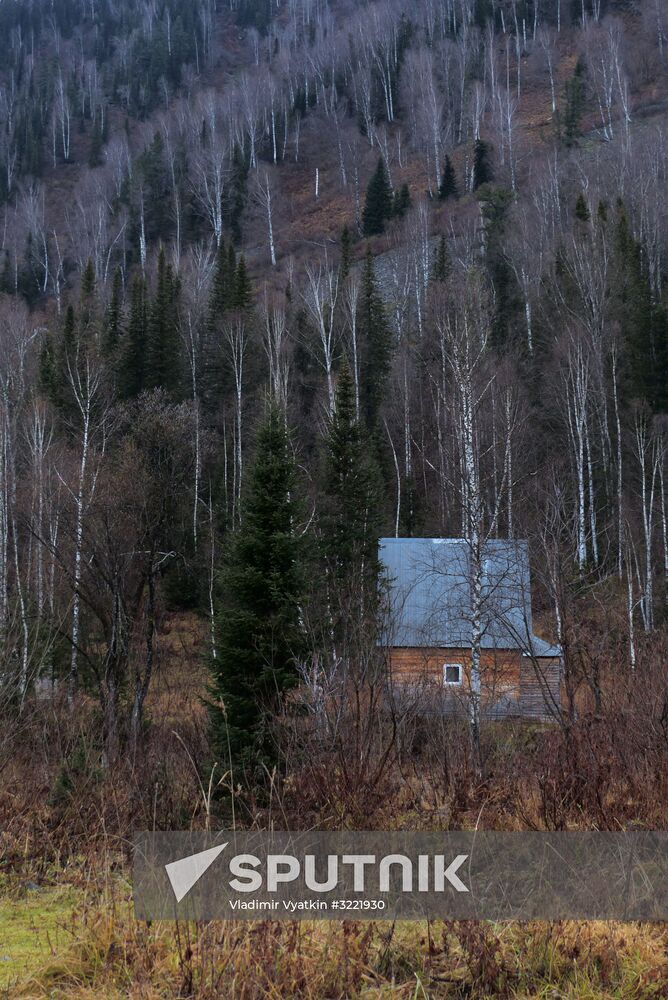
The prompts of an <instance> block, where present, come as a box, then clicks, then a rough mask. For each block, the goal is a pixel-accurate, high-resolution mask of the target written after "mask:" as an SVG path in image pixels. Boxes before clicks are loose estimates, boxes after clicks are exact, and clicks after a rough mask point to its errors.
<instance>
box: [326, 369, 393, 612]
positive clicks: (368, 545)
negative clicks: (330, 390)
mask: <svg viewBox="0 0 668 1000" xmlns="http://www.w3.org/2000/svg"><path fill="white" fill-rule="evenodd" d="M322 496H323V499H322V513H321V516H320V519H319V522H320V523H319V527H320V551H321V553H322V556H323V560H324V562H325V565H326V569H327V576H328V579H329V581H330V583H331V585H332V586H334V587H336V588H343V590H344V591H346V596H350V592H351V590H352V591H354V596H355V597H356V598H357V599H360V598H366V603H367V605H368V602H369V601H370V600H371V598H372V597H373V596H374V595H375V592H376V589H377V583H378V557H377V548H378V536H379V533H380V523H379V514H378V511H379V500H380V480H379V476H378V471H377V469H376V468H375V467H374V465H373V464H372V461H371V459H370V457H369V448H368V443H367V442H366V440H365V436H364V432H363V429H362V427H361V426H360V424H359V422H358V421H357V419H356V416H355V390H354V385H353V379H352V375H351V372H350V368H349V366H348V363H347V361H345V360H344V363H343V365H342V367H341V370H340V372H339V377H338V382H337V387H336V397H335V408H334V415H333V417H332V418H331V421H330V424H329V428H328V432H327V437H326V440H325V462H324V475H323V484H322ZM330 604H331V601H330Z"/></svg>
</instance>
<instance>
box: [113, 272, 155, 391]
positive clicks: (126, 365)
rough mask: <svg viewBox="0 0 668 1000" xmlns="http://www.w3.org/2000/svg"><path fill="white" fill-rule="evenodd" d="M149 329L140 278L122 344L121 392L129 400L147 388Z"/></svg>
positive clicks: (133, 291) (135, 283) (134, 283)
mask: <svg viewBox="0 0 668 1000" xmlns="http://www.w3.org/2000/svg"><path fill="white" fill-rule="evenodd" d="M147 327H148V316H147V304H146V284H145V282H144V279H143V278H142V277H141V275H139V274H137V275H135V277H134V278H133V281H132V287H131V290H130V317H129V321H128V330H127V333H126V334H125V336H124V338H123V341H122V349H121V356H120V359H119V366H118V383H119V389H120V392H121V395H122V396H124V397H125V398H126V399H134V398H135V397H136V396H138V395H139V394H140V393H141V392H142V390H143V389H144V388H145V386H146V362H147V357H146V355H147V347H148V331H147Z"/></svg>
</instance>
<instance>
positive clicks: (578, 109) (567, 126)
mask: <svg viewBox="0 0 668 1000" xmlns="http://www.w3.org/2000/svg"><path fill="white" fill-rule="evenodd" d="M565 97H566V107H565V109H564V114H563V124H564V129H563V140H564V143H565V145H566V146H572V145H573V144H574V143H575V141H576V139H577V137H578V136H579V134H580V119H581V118H582V112H583V111H584V103H585V66H584V63H583V62H582V59H578V61H577V63H576V66H575V70H574V72H573V76H572V77H571V78H570V80H568V81H567V83H566V88H565Z"/></svg>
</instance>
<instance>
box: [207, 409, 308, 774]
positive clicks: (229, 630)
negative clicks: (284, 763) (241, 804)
mask: <svg viewBox="0 0 668 1000" xmlns="http://www.w3.org/2000/svg"><path fill="white" fill-rule="evenodd" d="M297 496H298V489H297V482H296V469H295V462H294V459H293V456H292V447H291V443H290V437H289V434H288V432H287V430H286V425H285V416H284V414H283V412H282V411H281V410H280V409H278V408H277V407H276V406H273V405H272V406H270V408H269V412H268V414H267V417H266V419H265V421H264V423H263V425H262V427H261V429H260V432H259V435H258V444H257V453H256V456H255V461H254V463H253V466H252V468H251V471H250V475H249V482H248V486H247V490H246V493H245V497H244V500H243V505H242V518H241V525H240V527H239V528H238V530H237V531H236V532H235V533H234V534H233V535H232V538H231V541H230V544H229V547H228V551H227V554H226V557H225V560H224V563H223V566H222V569H221V575H220V596H221V600H220V612H219V614H218V617H217V623H216V658H215V660H214V661H213V663H212V680H211V684H210V689H209V690H210V696H211V700H210V718H211V735H212V742H213V746H214V748H215V751H216V753H217V755H218V759H219V760H221V761H225V762H226V764H229V766H230V767H231V768H232V769H233V775H234V781H235V782H238V781H240V780H241V779H242V772H243V771H245V772H246V776H247V777H248V778H250V780H253V779H254V777H256V776H257V773H258V772H257V769H258V768H259V766H260V765H262V764H263V763H270V764H271V763H273V761H274V747H273V743H272V739H271V732H270V730H271V721H272V718H273V716H274V714H275V712H276V711H277V710H278V708H279V707H280V704H281V699H282V696H283V694H284V692H286V691H287V690H289V689H290V688H291V687H293V686H294V685H295V684H296V683H297V680H298V670H297V664H298V662H299V660H300V657H301V656H302V655H303V652H304V647H305V643H304V634H303V628H302V616H301V602H302V599H303V595H304V583H303V575H302V544H303V543H302V539H301V538H300V536H299V533H298V531H297V523H298V517H299V508H298V501H297Z"/></svg>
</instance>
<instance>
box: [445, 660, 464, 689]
mask: <svg viewBox="0 0 668 1000" xmlns="http://www.w3.org/2000/svg"><path fill="white" fill-rule="evenodd" d="M461 682H462V665H461V663H444V664H443V683H444V684H461Z"/></svg>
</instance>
